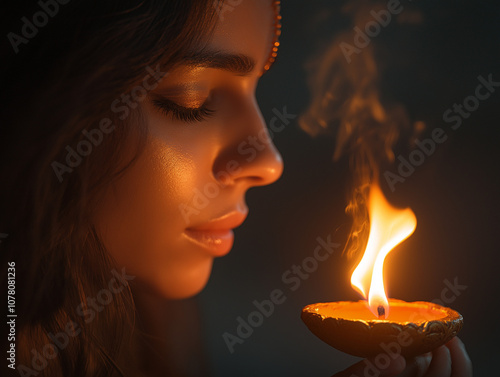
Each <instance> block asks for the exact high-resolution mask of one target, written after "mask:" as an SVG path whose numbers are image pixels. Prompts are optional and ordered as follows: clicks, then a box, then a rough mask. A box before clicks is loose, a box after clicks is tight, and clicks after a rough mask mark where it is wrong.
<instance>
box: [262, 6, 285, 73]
mask: <svg viewBox="0 0 500 377" xmlns="http://www.w3.org/2000/svg"><path fill="white" fill-rule="evenodd" d="M280 3H281V1H279V0H273V7H274V37H273V43H272V45H271V52H270V53H269V57H268V58H267V63H266V65H265V66H264V69H263V71H262V73H261V75H262V74H264V72H266V71H268V70H269V68H271V66H272V65H273V63H274V61H275V60H276V56H278V47H279V45H280V42H279V36H280V35H281V14H280Z"/></svg>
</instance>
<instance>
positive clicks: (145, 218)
mask: <svg viewBox="0 0 500 377" xmlns="http://www.w3.org/2000/svg"><path fill="white" fill-rule="evenodd" d="M170 136H175V135H170ZM191 141H192V142H191V143H187V144H184V145H182V146H181V145H179V146H177V147H176V146H175V144H176V143H175V138H174V140H169V143H168V145H167V142H166V140H165V137H161V138H159V137H157V136H155V135H152V136H151V138H150V141H149V142H148V143H147V146H146V149H145V150H144V151H143V153H142V154H141V155H140V157H139V158H138V159H137V161H136V162H135V163H134V165H132V166H131V167H129V168H128V169H127V170H126V171H125V173H124V175H123V176H122V177H121V178H120V179H119V180H117V181H116V182H115V183H114V184H113V185H112V187H110V189H109V190H108V192H107V193H106V195H105V199H104V200H103V202H102V203H101V204H100V205H99V212H98V214H97V216H96V224H97V227H98V230H99V232H100V234H101V237H102V239H103V242H104V244H105V246H106V248H107V249H108V251H109V253H110V254H111V256H112V257H113V258H114V259H115V260H116V262H117V264H118V266H120V267H125V268H126V270H127V271H128V272H129V273H130V274H132V275H134V276H136V278H137V281H140V282H142V283H145V284H146V285H148V286H150V287H152V288H153V289H155V290H156V291H159V292H160V293H161V294H162V295H163V296H166V297H169V298H182V297H188V296H190V295H193V294H195V293H197V292H198V291H199V290H201V289H202V288H203V286H204V285H205V284H206V281H207V280H208V277H209V275H210V271H211V266H212V257H210V256H208V255H206V254H205V253H203V252H202V251H200V250H199V249H197V248H196V247H194V246H193V245H191V244H190V243H189V242H187V241H186V240H185V239H184V237H183V236H182V233H183V231H184V230H185V228H186V227H188V226H189V224H188V223H187V221H186V218H185V215H183V211H182V209H183V205H184V206H185V205H189V204H190V203H191V201H192V198H193V194H194V192H195V191H196V190H197V188H199V187H202V186H203V183H204V181H205V180H206V179H207V177H209V174H210V164H209V162H208V161H207V159H206V158H202V157H203V156H206V154H207V153H209V152H208V151H204V150H203V147H202V146H201V145H198V144H197V143H196V141H195V140H191ZM179 144H181V143H179Z"/></svg>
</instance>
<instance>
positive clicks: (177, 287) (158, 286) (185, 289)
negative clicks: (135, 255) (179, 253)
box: [147, 259, 213, 300]
mask: <svg viewBox="0 0 500 377" xmlns="http://www.w3.org/2000/svg"><path fill="white" fill-rule="evenodd" d="M212 264H213V259H210V261H209V262H206V263H204V264H203V265H202V266H196V267H194V268H191V269H188V270H183V271H178V270H177V271H175V272H171V273H168V272H161V273H159V275H158V278H157V279H156V280H155V281H149V282H148V284H147V285H148V286H149V287H150V288H151V289H152V290H153V291H154V292H155V293H156V294H157V295H159V296H161V297H163V298H165V299H168V300H182V299H187V298H190V297H193V296H195V295H197V294H198V293H200V292H201V291H202V290H203V288H205V286H206V285H207V283H208V279H209V278H210V274H211V272H212Z"/></svg>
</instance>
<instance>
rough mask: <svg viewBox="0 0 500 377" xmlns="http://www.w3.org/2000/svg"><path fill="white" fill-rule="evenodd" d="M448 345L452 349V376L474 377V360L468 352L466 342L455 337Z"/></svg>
mask: <svg viewBox="0 0 500 377" xmlns="http://www.w3.org/2000/svg"><path fill="white" fill-rule="evenodd" d="M446 347H448V349H449V350H450V356H451V371H452V373H451V376H452V377H472V362H471V360H470V358H469V355H468V354H467V351H466V349H465V345H464V343H463V342H462V341H461V340H460V339H459V338H457V337H454V338H453V339H452V340H450V341H449V342H448V343H446Z"/></svg>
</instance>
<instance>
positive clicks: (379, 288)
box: [351, 182, 417, 318]
mask: <svg viewBox="0 0 500 377" xmlns="http://www.w3.org/2000/svg"><path fill="white" fill-rule="evenodd" d="M368 214H369V219H370V233H369V236H368V243H367V245H366V249H365V252H364V254H363V258H362V259H361V261H360V262H359V264H358V266H357V267H356V269H355V270H354V272H353V274H352V276H351V285H352V286H353V288H354V289H356V290H357V291H358V292H359V293H360V294H361V295H363V297H364V298H365V299H366V298H367V294H368V305H369V307H370V310H371V311H372V313H373V314H375V316H376V317H377V318H387V316H388V315H389V302H388V300H387V295H386V293H385V287H384V274H383V271H384V260H385V257H386V256H387V254H389V252H390V251H391V250H392V249H393V248H394V247H396V246H397V245H398V244H400V243H401V242H403V241H404V240H405V239H406V238H408V237H409V236H410V235H411V234H412V233H413V232H414V230H415V228H416V226H417V218H416V217H415V214H414V213H413V211H412V210H411V209H410V208H405V209H400V208H395V207H393V206H391V205H390V204H389V202H388V201H387V199H386V198H385V197H384V194H383V193H382V190H381V189H380V187H379V185H378V183H377V182H375V183H373V184H372V185H371V186H370V192H369V195H368ZM382 308H383V310H382Z"/></svg>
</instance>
